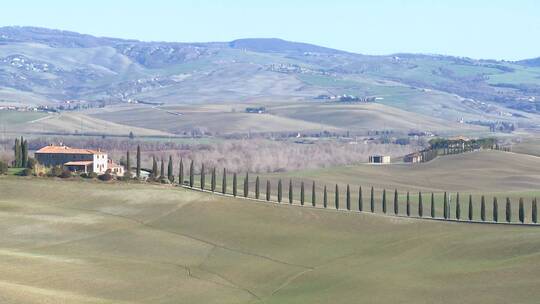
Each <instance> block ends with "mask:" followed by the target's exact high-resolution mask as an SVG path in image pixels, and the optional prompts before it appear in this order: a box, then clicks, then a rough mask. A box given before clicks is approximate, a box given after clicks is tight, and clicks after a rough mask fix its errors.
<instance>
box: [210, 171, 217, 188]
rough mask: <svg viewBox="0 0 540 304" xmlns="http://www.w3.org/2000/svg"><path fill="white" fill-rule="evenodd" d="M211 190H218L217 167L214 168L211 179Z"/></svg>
mask: <svg viewBox="0 0 540 304" xmlns="http://www.w3.org/2000/svg"><path fill="white" fill-rule="evenodd" d="M210 190H212V192H216V167H214V168H212V178H211V180H210Z"/></svg>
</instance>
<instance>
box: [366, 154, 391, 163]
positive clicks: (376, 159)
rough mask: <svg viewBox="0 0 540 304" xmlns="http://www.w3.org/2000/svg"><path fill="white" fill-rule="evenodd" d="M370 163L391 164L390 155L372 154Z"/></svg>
mask: <svg viewBox="0 0 540 304" xmlns="http://www.w3.org/2000/svg"><path fill="white" fill-rule="evenodd" d="M369 163H370V164H389V163H390V156H388V155H372V156H370V157H369Z"/></svg>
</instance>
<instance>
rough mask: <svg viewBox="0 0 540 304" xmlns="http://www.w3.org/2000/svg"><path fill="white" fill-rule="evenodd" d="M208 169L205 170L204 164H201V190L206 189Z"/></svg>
mask: <svg viewBox="0 0 540 304" xmlns="http://www.w3.org/2000/svg"><path fill="white" fill-rule="evenodd" d="M205 173H206V171H205V170H204V164H202V165H201V190H204V186H206V176H205Z"/></svg>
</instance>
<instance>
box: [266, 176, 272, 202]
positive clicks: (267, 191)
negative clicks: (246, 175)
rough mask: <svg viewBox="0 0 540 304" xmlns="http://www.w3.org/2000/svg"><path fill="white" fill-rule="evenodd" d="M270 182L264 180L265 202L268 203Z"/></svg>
mask: <svg viewBox="0 0 540 304" xmlns="http://www.w3.org/2000/svg"><path fill="white" fill-rule="evenodd" d="M270 191H271V190H270V181H269V180H266V200H267V201H270Z"/></svg>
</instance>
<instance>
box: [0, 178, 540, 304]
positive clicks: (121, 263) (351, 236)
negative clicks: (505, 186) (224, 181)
mask: <svg viewBox="0 0 540 304" xmlns="http://www.w3.org/2000/svg"><path fill="white" fill-rule="evenodd" d="M0 193H2V196H1V198H0V227H1V229H2V231H4V233H2V235H1V236H0V240H1V241H0V244H1V247H0V255H1V256H2V258H1V259H0V272H1V273H2V276H1V278H0V299H1V300H2V302H7V303H59V302H65V303H329V302H332V303H351V302H356V303H358V302H362V303H396V302H399V303H464V302H474V303H508V302H513V303H537V302H538V298H539V296H540V293H539V292H538V289H537V288H536V286H538V284H540V279H539V278H538V276H537V275H536V274H537V272H538V271H540V263H539V262H540V245H538V244H540V230H539V229H538V228H535V227H529V228H528V227H517V226H516V227H512V226H493V225H480V224H452V223H441V222H430V221H421V220H409V219H398V218H387V217H380V216H376V215H375V216H374V215H369V214H365V215H360V214H352V213H344V212H335V211H331V210H320V209H311V208H303V209H301V208H297V207H289V206H277V205H274V204H264V203H256V202H251V201H240V200H235V199H232V198H223V197H217V196H212V195H209V194H204V193H198V192H192V191H187V190H181V189H178V188H170V187H166V186H150V185H137V184H132V185H130V184H101V183H97V182H80V181H55V180H46V179H32V178H30V179H23V178H14V177H4V178H1V179H0ZM448 294H452V296H451V297H449V296H447V295H448Z"/></svg>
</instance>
